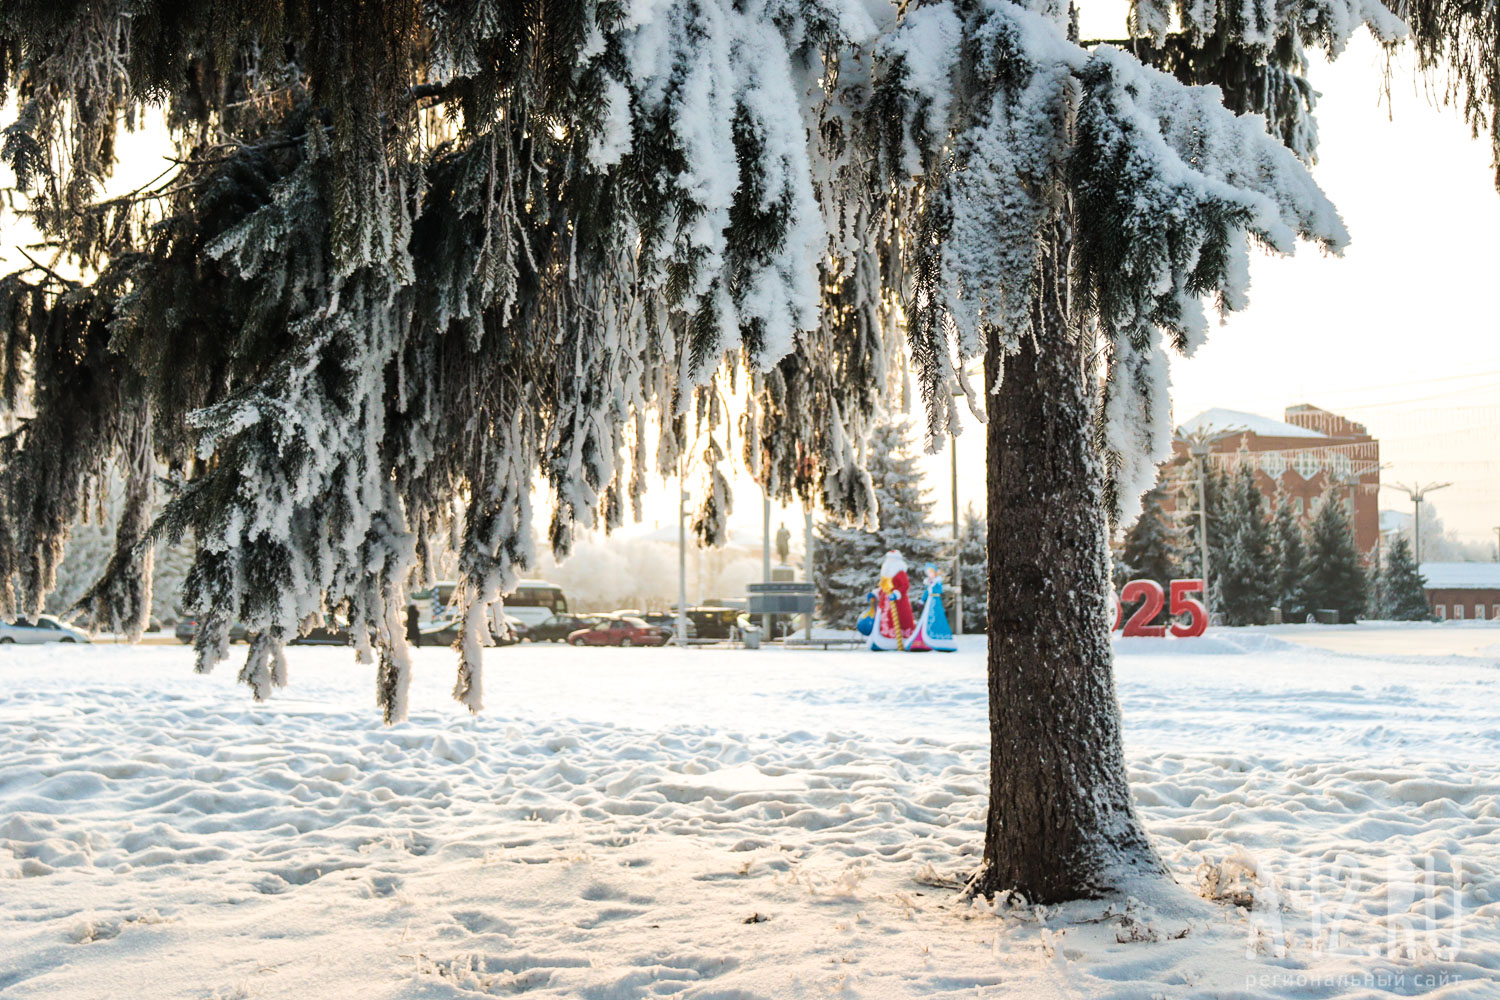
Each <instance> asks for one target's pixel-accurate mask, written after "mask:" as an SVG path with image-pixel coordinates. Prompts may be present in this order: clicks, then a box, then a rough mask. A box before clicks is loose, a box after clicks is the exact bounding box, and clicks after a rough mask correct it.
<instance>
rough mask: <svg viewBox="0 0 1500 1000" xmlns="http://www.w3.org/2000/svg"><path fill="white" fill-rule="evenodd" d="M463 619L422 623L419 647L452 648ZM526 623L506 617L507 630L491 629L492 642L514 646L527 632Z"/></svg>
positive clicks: (419, 625) (418, 626) (418, 638)
mask: <svg viewBox="0 0 1500 1000" xmlns="http://www.w3.org/2000/svg"><path fill="white" fill-rule="evenodd" d="M461 622H462V619H461V618H456V617H455V618H445V619H442V620H440V621H435V622H420V623H418V625H417V643H416V644H417V645H418V646H451V645H453V644H454V643H455V642H457V641H458V635H459V628H458V627H459V624H460V623H461ZM525 628H526V626H525V624H524V623H522V622H520V621H517V620H516V619H514V618H512V617H510V616H509V615H506V616H505V629H504V631H501V630H499V629H496V628H493V627H491V629H490V640H491V641H492V642H493V643H494V644H495V645H496V646H513V645H515V644H516V643H518V642H520V641H521V633H522V632H523V631H524V630H525Z"/></svg>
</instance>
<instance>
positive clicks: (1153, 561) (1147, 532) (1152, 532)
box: [1118, 482, 1179, 587]
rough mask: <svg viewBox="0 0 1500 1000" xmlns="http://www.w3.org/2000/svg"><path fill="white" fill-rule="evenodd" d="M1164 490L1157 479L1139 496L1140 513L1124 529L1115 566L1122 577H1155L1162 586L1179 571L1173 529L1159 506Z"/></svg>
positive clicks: (1151, 578)
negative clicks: (1144, 493) (1126, 529)
mask: <svg viewBox="0 0 1500 1000" xmlns="http://www.w3.org/2000/svg"><path fill="white" fill-rule="evenodd" d="M1166 499H1167V494H1166V490H1165V489H1163V488H1162V486H1161V484H1160V483H1159V482H1158V484H1157V486H1156V488H1155V489H1153V490H1152V491H1151V492H1149V493H1147V494H1146V495H1145V496H1144V497H1142V498H1141V516H1140V517H1138V518H1137V519H1136V522H1135V524H1132V525H1131V526H1130V529H1129V530H1128V531H1126V532H1125V547H1124V549H1123V550H1122V551H1121V553H1120V561H1119V564H1118V566H1119V569H1120V570H1122V571H1123V573H1124V574H1125V579H1126V580H1137V579H1145V580H1155V581H1156V582H1157V583H1159V584H1161V585H1162V586H1163V587H1165V586H1166V585H1167V583H1168V581H1170V580H1172V579H1174V578H1175V577H1176V576H1177V575H1178V572H1179V566H1178V558H1179V555H1178V549H1177V537H1176V531H1175V530H1174V529H1173V526H1172V523H1171V521H1170V520H1169V519H1168V517H1167V515H1166V512H1165V511H1164V510H1163V509H1162V505H1163V503H1164V502H1165V501H1166Z"/></svg>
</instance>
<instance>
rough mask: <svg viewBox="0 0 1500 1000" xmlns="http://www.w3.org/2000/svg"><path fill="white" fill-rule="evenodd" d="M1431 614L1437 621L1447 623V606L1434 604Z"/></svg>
mask: <svg viewBox="0 0 1500 1000" xmlns="http://www.w3.org/2000/svg"><path fill="white" fill-rule="evenodd" d="M1432 613H1433V614H1435V615H1437V616H1438V620H1439V621H1447V619H1448V606H1447V605H1446V604H1434V605H1433V606H1432Z"/></svg>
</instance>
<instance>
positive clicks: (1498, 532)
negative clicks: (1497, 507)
mask: <svg viewBox="0 0 1500 1000" xmlns="http://www.w3.org/2000/svg"><path fill="white" fill-rule="evenodd" d="M1495 562H1500V525H1496V526H1495Z"/></svg>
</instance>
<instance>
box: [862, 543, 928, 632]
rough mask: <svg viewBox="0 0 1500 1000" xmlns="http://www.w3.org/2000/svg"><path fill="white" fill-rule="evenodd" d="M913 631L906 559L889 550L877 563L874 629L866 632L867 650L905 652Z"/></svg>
mask: <svg viewBox="0 0 1500 1000" xmlns="http://www.w3.org/2000/svg"><path fill="white" fill-rule="evenodd" d="M916 630H917V622H916V618H915V617H914V616H913V615H912V612H911V581H910V580H909V579H908V578H907V575H906V560H905V559H904V558H902V556H901V553H900V552H899V551H897V550H896V549H891V550H890V551H889V552H887V553H886V554H885V559H884V560H883V561H882V562H881V564H880V589H879V595H878V596H877V598H876V608H875V627H874V628H873V629H871V631H870V648H871V649H876V650H884V649H905V648H906V641H907V639H908V638H910V637H911V634H912V633H913V632H915V631H916Z"/></svg>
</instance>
